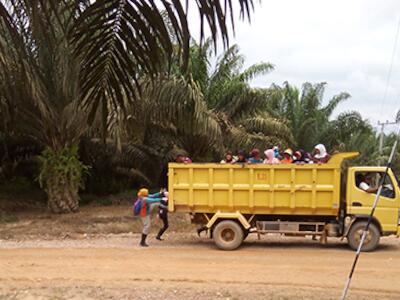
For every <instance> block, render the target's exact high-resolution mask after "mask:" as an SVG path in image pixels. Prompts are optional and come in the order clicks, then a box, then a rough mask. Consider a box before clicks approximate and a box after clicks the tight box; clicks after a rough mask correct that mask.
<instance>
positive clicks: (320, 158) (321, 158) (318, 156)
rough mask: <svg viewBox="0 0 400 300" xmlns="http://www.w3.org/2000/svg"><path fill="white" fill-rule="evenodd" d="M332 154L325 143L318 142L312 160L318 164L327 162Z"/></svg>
mask: <svg viewBox="0 0 400 300" xmlns="http://www.w3.org/2000/svg"><path fill="white" fill-rule="evenodd" d="M330 158H331V156H330V155H329V154H328V152H327V151H326V148H325V146H324V145H323V144H318V145H316V146H315V147H314V152H313V157H312V160H313V162H314V163H316V164H325V163H327V162H328V160H329V159H330Z"/></svg>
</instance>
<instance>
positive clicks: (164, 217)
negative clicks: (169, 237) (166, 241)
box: [156, 213, 169, 241]
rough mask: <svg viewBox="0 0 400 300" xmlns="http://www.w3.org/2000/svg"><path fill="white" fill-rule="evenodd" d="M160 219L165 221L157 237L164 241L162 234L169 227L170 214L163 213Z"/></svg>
mask: <svg viewBox="0 0 400 300" xmlns="http://www.w3.org/2000/svg"><path fill="white" fill-rule="evenodd" d="M160 219H161V220H162V221H163V224H164V226H163V227H162V228H161V229H160V231H159V232H158V234H157V237H156V239H157V240H160V241H162V239H161V236H162V235H163V234H164V232H165V231H166V230H167V229H168V227H169V224H168V214H167V213H165V214H162V215H161V216H160Z"/></svg>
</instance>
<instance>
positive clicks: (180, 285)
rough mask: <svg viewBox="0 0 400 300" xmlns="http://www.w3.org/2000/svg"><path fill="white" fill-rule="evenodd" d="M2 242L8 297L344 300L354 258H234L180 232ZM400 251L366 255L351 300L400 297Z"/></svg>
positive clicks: (256, 253) (276, 246) (268, 251)
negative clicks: (144, 244) (145, 237)
mask: <svg viewBox="0 0 400 300" xmlns="http://www.w3.org/2000/svg"><path fill="white" fill-rule="evenodd" d="M138 238H139V236H138V235H137V234H123V235H114V236H107V237H95V238H84V237H82V239H80V240H76V239H65V240H52V241H44V240H25V241H21V242H18V241H5V240H3V241H0V299H338V297H339V296H340V294H341V290H342V287H343V284H344V281H345V278H346V276H347V274H348V271H349V268H350V265H351V262H352V260H353V258H354V252H352V251H349V250H348V249H347V247H346V245H345V244H344V243H341V242H340V241H338V240H336V241H331V242H330V244H329V245H327V246H322V245H319V244H318V243H317V242H315V241H311V240H310V239H303V238H281V237H268V239H266V238H264V239H263V240H261V241H256V240H255V238H250V240H249V241H248V242H246V243H245V244H244V246H243V247H242V248H241V249H240V250H238V251H234V252H223V251H219V250H216V249H215V248H214V246H213V244H212V242H211V241H209V240H207V239H200V240H199V239H198V238H197V237H195V236H194V235H191V234H183V233H181V234H177V235H175V236H174V237H172V236H171V235H170V236H168V237H167V240H166V241H164V242H158V241H156V240H150V243H151V247H150V248H148V249H142V248H139V247H138V246H137V243H138ZM399 276H400V245H399V241H398V240H397V239H395V238H384V239H382V246H381V247H380V248H379V250H378V251H376V252H374V253H365V254H363V255H362V257H361V259H360V261H359V266H358V269H357V272H356V274H355V276H354V281H353V284H352V287H351V292H350V295H349V299H366V298H369V299H378V298H379V299H399V298H400V285H399V284H398V282H399Z"/></svg>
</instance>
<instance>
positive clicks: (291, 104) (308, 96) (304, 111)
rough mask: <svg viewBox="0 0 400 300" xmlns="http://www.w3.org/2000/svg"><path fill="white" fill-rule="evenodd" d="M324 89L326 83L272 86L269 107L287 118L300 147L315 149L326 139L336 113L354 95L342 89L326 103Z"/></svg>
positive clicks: (272, 111) (275, 115)
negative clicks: (298, 86) (300, 87)
mask: <svg viewBox="0 0 400 300" xmlns="http://www.w3.org/2000/svg"><path fill="white" fill-rule="evenodd" d="M324 91H325V83H318V84H311V83H305V84H303V86H302V89H301V90H299V89H298V88H296V87H294V86H292V85H290V84H289V83H287V82H285V83H284V84H283V86H277V85H273V86H272V87H271V89H270V92H271V94H270V95H271V97H270V101H269V102H268V105H269V108H268V110H269V112H270V114H271V115H272V116H274V117H276V118H283V119H285V120H287V122H288V125H289V127H290V130H291V132H292V133H293V136H294V140H295V146H296V147H298V148H302V149H306V150H311V149H312V148H313V146H314V145H316V144H318V143H320V142H323V141H324V140H325V136H326V134H327V131H328V130H329V129H330V118H331V116H332V113H333V112H334V110H335V108H336V107H337V106H338V105H339V104H340V103H342V102H343V101H344V100H346V99H348V98H349V97H350V95H349V94H348V93H340V94H338V95H336V96H334V97H332V98H331V99H330V100H329V101H327V104H326V105H325V106H323V102H324V99H323V97H324Z"/></svg>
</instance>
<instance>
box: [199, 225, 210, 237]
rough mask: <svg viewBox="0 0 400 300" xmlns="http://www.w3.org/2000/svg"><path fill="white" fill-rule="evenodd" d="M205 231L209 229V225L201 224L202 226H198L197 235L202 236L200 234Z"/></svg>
mask: <svg viewBox="0 0 400 300" xmlns="http://www.w3.org/2000/svg"><path fill="white" fill-rule="evenodd" d="M203 231H208V228H207V226H205V225H204V226H201V227H200V228H197V235H198V236H199V237H200V234H201V233H202V232H203Z"/></svg>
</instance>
